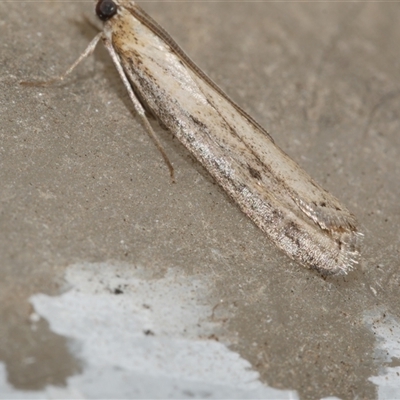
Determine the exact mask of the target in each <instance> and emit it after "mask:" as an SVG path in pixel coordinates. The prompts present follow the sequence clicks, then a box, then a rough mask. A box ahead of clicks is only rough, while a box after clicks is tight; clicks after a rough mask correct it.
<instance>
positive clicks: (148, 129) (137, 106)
mask: <svg viewBox="0 0 400 400" xmlns="http://www.w3.org/2000/svg"><path fill="white" fill-rule="evenodd" d="M103 42H104V46H105V47H106V49H107V50H108V52H109V53H110V56H111V59H112V60H113V62H114V65H115V67H116V68H117V71H118V73H119V76H120V77H121V79H122V82H123V84H124V86H125V87H126V90H127V91H128V94H129V97H130V99H131V101H132V103H133V106H134V107H135V110H136V112H137V114H138V115H139V118H140V121H141V123H142V124H143V126H144V128H145V130H146V132H147V134H148V135H149V136H150V138H151V139H152V140H153V142H154V144H155V146H156V147H157V149H158V151H159V152H160V153H161V155H162V157H163V159H164V161H165V163H166V164H167V167H168V169H169V173H170V176H171V180H172V182H173V183H175V175H174V167H173V166H172V163H171V161H170V160H169V158H168V156H167V154H166V152H165V150H164V148H163V146H162V144H161V143H160V141H159V140H158V139H157V136H156V134H155V133H154V130H153V128H152V127H151V125H150V123H149V121H148V119H147V117H146V111H145V109H144V107H143V105H142V103H141V102H140V100H139V99H138V98H137V96H136V95H135V93H134V91H133V89H132V86H131V84H130V83H129V80H128V78H127V77H126V74H125V72H124V69H123V68H122V65H121V61H120V59H119V57H118V54H117V53H116V52H115V50H114V48H113V46H112V44H111V43H110V42H109V41H108V40H107V39H106V38H104V37H103Z"/></svg>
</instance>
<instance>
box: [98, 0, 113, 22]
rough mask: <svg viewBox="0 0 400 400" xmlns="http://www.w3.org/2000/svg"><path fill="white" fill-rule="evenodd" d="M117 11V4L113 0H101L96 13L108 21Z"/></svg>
mask: <svg viewBox="0 0 400 400" xmlns="http://www.w3.org/2000/svg"><path fill="white" fill-rule="evenodd" d="M116 13H117V5H116V4H115V3H114V2H113V0H99V1H98V2H97V5H96V14H97V16H98V17H99V18H100V19H101V20H102V21H108V20H109V19H110V18H111V17H113V16H114V15H115V14H116Z"/></svg>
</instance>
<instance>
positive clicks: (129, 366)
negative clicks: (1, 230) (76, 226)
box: [0, 263, 298, 399]
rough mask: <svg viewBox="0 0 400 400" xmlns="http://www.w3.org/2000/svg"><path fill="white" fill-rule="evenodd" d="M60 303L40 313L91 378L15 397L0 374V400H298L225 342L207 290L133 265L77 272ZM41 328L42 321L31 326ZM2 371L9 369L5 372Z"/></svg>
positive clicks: (43, 304) (40, 302)
mask: <svg viewBox="0 0 400 400" xmlns="http://www.w3.org/2000/svg"><path fill="white" fill-rule="evenodd" d="M66 281H67V283H68V285H69V288H68V290H67V291H66V292H64V293H63V294H62V295H60V296H56V297H50V296H47V295H44V294H37V295H35V296H32V297H31V303H32V305H33V306H34V309H35V313H36V314H37V315H39V316H40V317H41V318H45V319H46V320H47V321H48V323H49V326H50V329H51V330H52V331H54V332H55V333H57V334H59V335H63V336H65V337H67V338H69V339H70V343H71V353H73V354H74V356H75V357H77V358H79V359H80V360H82V363H83V372H82V373H81V374H79V375H75V376H71V377H69V378H68V384H67V387H65V388H55V387H50V386H49V387H47V388H46V389H45V390H44V391H41V392H22V391H17V390H14V389H13V388H12V387H11V386H10V385H9V384H8V383H7V382H6V379H5V372H4V368H3V369H0V398H10V399H11V398H27V397H29V398H32V399H34V398H60V397H62V398H86V399H98V398H131V399H133V398H176V399H179V398H211V399H215V398H232V399H236V398H242V399H248V398H253V399H257V398H258V399H261V398H262V399H298V396H297V394H296V392H295V391H282V390H276V389H272V388H269V387H267V386H265V385H264V384H262V383H261V382H260V380H259V376H258V373H257V372H256V371H254V370H252V368H251V365H250V364H249V362H247V361H246V360H244V359H243V358H241V357H240V355H239V354H237V353H235V352H233V351H231V350H229V349H228V348H227V347H226V346H225V345H224V344H222V343H220V342H218V341H215V340H212V339H208V338H209V337H211V335H213V337H215V336H218V329H219V322H214V321H213V320H212V318H211V316H212V308H213V304H210V301H209V299H208V297H207V296H208V293H209V290H208V287H207V283H206V282H205V281H204V279H203V278H202V280H200V279H196V278H193V276H186V275H183V274H178V273H176V272H173V271H168V272H167V273H166V275H164V276H163V277H158V278H153V277H151V276H149V274H147V272H146V271H145V270H144V269H141V268H136V267H135V266H132V265H129V264H121V263H119V264H111V263H99V264H89V263H82V264H75V265H72V266H70V267H69V268H68V269H67V272H66ZM31 321H32V324H33V326H34V324H35V323H36V322H35V321H37V316H36V315H35V318H32V319H31ZM0 367H1V365H0Z"/></svg>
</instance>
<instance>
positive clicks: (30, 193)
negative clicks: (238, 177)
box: [0, 2, 400, 399]
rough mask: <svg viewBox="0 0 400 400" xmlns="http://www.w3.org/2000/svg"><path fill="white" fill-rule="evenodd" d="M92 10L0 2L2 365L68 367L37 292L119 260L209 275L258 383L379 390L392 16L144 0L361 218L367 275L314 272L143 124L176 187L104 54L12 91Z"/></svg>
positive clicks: (381, 9) (68, 56) (339, 392)
mask: <svg viewBox="0 0 400 400" xmlns="http://www.w3.org/2000/svg"><path fill="white" fill-rule="evenodd" d="M92 8H93V5H92V3H91V2H87V3H83V2H81V3H69V2H65V3H60V2H46V3H28V2H8V3H5V2H1V3H0V35H1V37H2V40H1V44H0V65H1V73H0V87H1V89H0V118H1V125H0V226H1V228H0V319H1V320H0V360H1V361H2V362H3V363H4V364H5V365H6V370H7V380H8V382H9V383H10V384H11V385H13V386H14V387H15V388H17V389H23V390H39V389H40V390H41V389H43V388H44V387H45V386H46V385H49V384H52V385H61V386H62V385H64V384H65V383H66V381H67V378H68V377H69V376H71V375H73V374H79V373H80V371H81V370H82V368H83V366H82V362H81V360H78V359H77V358H76V357H75V356H74V355H73V354H72V353H71V350H70V349H69V348H68V346H67V340H66V339H65V337H63V336H62V335H58V334H56V333H54V332H53V331H52V330H50V329H49V327H48V324H47V322H46V320H45V319H41V320H40V321H39V323H37V324H36V325H35V327H36V328H35V329H34V330H33V329H32V323H31V322H32V321H31V319H32V311H33V310H32V306H31V305H30V303H29V298H30V296H32V295H35V294H37V293H44V294H47V295H57V294H60V291H61V290H62V288H63V285H64V283H63V282H64V280H63V279H64V274H65V271H66V268H67V267H68V266H69V265H71V264H74V263H76V262H83V261H85V262H104V261H109V260H115V261H116V262H124V263H130V264H132V265H140V266H141V267H143V268H145V269H147V270H149V271H151V276H152V279H156V278H157V277H160V278H161V277H163V276H164V275H165V274H166V271H167V270H169V269H174V270H177V271H180V273H183V274H185V275H187V276H191V275H193V276H196V277H199V276H200V277H201V276H204V277H207V280H211V281H212V286H211V288H210V293H209V302H210V304H211V305H217V304H218V307H216V309H215V314H216V315H218V313H220V315H221V316H225V317H224V318H223V324H222V327H221V329H222V330H223V337H225V338H231V339H230V340H228V339H226V342H227V343H229V344H230V348H231V349H232V350H235V351H237V352H239V353H240V355H241V356H242V357H243V358H244V359H246V360H248V361H249V362H250V363H251V364H252V366H253V368H254V369H255V370H257V371H258V372H259V373H260V376H261V379H262V381H263V382H265V383H267V384H268V385H270V386H272V387H275V388H281V389H294V390H297V391H298V393H299V395H300V396H301V397H303V398H317V397H322V396H328V395H336V396H338V397H341V398H343V399H350V398H355V397H357V398H372V397H374V396H378V395H379V396H381V394H380V393H381V392H379V391H377V386H376V382H375V383H373V382H372V381H371V380H369V378H371V377H373V376H377V375H379V374H382V373H383V372H384V371H385V368H392V369H393V370H395V369H396V368H397V369H398V368H400V367H399V362H398V358H391V359H389V360H388V359H387V357H386V358H385V357H382V355H381V354H380V353H379V349H378V350H377V348H376V344H377V343H376V340H375V336H374V333H375V334H376V332H377V331H376V330H374V329H373V328H371V326H372V327H376V326H377V324H378V325H379V324H385V321H386V319H387V318H388V316H390V321H391V322H390V323H391V324H395V321H399V317H400V310H399V308H400V305H399V302H398V291H399V285H400V261H399V249H400V246H399V244H400V206H399V198H400V185H399V174H400V146H399V145H400V135H399V131H400V84H399V82H400V51H399V46H398V43H400V25H399V23H398V21H399V20H400V8H399V5H398V4H395V3H379V2H375V3H364V4H362V3H347V4H346V3H332V2H330V3H327V2H323V3H322V2H321V3H224V2H216V3H215V2H213V3H200V2H193V3H180V2H179V3H177V2H165V3H161V2H160V3H147V4H144V8H145V9H146V10H147V11H148V12H149V13H150V14H151V15H152V16H153V17H154V18H155V19H156V20H157V21H158V22H160V24H161V25H163V26H164V27H165V28H166V29H167V30H168V31H169V32H170V33H171V35H172V36H173V37H174V38H175V39H176V40H177V41H178V43H180V44H181V45H182V47H183V48H184V49H186V51H187V52H188V53H189V55H190V56H191V57H192V58H193V59H194V60H195V61H196V62H197V63H198V64H199V66H200V67H201V68H202V69H204V70H205V71H206V72H207V73H208V74H209V75H210V76H211V77H212V78H213V79H214V80H215V81H216V82H217V83H218V84H220V86H221V87H222V88H223V89H224V90H225V91H226V92H227V93H228V94H229V95H231V96H232V98H233V99H234V100H236V101H237V102H238V103H239V104H240V105H241V106H243V108H244V109H245V110H247V111H249V112H250V114H251V115H252V116H254V117H255V119H256V120H257V121H259V122H260V123H261V124H262V125H263V126H265V127H266V128H267V129H268V131H269V132H270V133H271V135H272V136H273V137H274V138H275V140H276V142H277V143H278V144H279V145H280V146H281V147H282V148H283V149H284V150H285V151H286V152H287V153H289V155H291V156H292V158H294V159H295V160H296V161H297V162H299V163H300V165H301V166H302V167H304V168H305V169H306V170H307V171H308V172H309V173H310V174H311V175H312V176H313V177H314V178H315V179H316V180H317V181H318V182H319V183H321V184H322V186H324V187H325V188H326V189H328V190H330V191H331V192H332V193H334V194H335V195H336V196H337V197H339V198H340V200H341V201H342V202H343V203H344V204H345V205H346V206H347V207H348V208H349V209H350V210H351V211H352V212H354V213H355V214H356V215H357V217H358V219H359V221H360V225H361V227H362V230H363V232H364V233H365V241H364V248H363V262H362V265H361V266H360V267H359V268H358V269H357V270H356V271H354V272H352V273H350V274H349V275H348V276H346V277H342V278H328V279H326V280H324V279H322V278H321V277H320V276H318V275H317V274H315V273H313V272H310V271H308V270H305V269H303V268H302V267H299V266H298V265H296V264H295V263H293V262H291V261H290V260H289V259H288V258H287V257H286V256H284V255H283V254H281V253H280V252H279V251H278V250H276V249H275V247H274V246H273V245H271V244H270V243H269V242H268V241H267V239H266V238H265V237H264V235H263V234H262V233H261V232H260V231H259V230H258V229H257V228H256V227H255V226H254V225H253V224H252V223H251V222H250V221H249V220H248V219H247V218H246V217H245V216H244V215H242V213H241V212H240V211H239V210H238V209H237V208H236V206H235V205H234V204H232V202H231V201H230V200H229V199H228V198H227V196H226V195H225V194H224V193H223V191H222V190H221V189H219V188H218V187H217V186H216V185H215V184H214V183H213V182H212V180H211V179H210V178H209V176H208V175H207V173H206V172H205V171H204V170H203V169H202V168H201V167H200V166H199V165H198V164H197V163H196V162H195V161H193V160H192V159H191V157H190V156H189V155H188V153H187V152H186V150H185V149H184V148H183V147H182V146H181V145H180V144H179V143H178V142H177V141H176V140H175V139H173V138H172V136H171V135H170V134H169V133H168V132H165V131H164V130H162V129H161V128H158V127H157V125H156V124H155V127H156V131H157V133H158V135H159V137H160V140H161V141H162V143H163V145H164V146H165V149H166V151H167V153H168V155H169V157H170V159H171V161H172V162H173V164H174V167H175V171H176V175H177V184H175V185H171V184H170V181H169V177H168V171H167V169H166V167H165V165H164V163H163V161H162V158H161V157H160V155H159V153H158V152H157V150H156V148H155V147H154V145H153V144H152V142H151V141H150V140H149V139H148V137H147V136H146V134H145V132H144V130H143V129H142V127H141V126H140V124H139V121H138V119H137V118H135V115H134V112H133V110H132V106H131V105H130V103H129V99H128V96H127V94H126V92H125V90H124V88H123V86H122V84H121V82H120V80H119V78H118V76H117V73H116V72H115V71H114V68H113V66H112V64H111V61H110V59H109V58H108V56H107V54H106V53H105V51H104V50H103V49H98V50H97V51H96V52H95V55H94V56H93V57H91V58H89V59H88V60H86V61H85V63H84V64H82V65H81V66H80V67H79V68H78V69H77V70H76V72H75V73H74V74H73V76H72V77H71V78H70V79H69V80H68V81H67V82H65V83H63V84H60V85H57V86H56V87H52V88H26V87H21V86H19V84H18V82H19V81H20V80H26V79H28V80H29V79H34V78H40V79H45V78H47V77H50V76H53V75H56V74H58V73H60V72H62V71H64V70H65V69H66V68H67V67H68V66H69V65H70V64H71V63H72V62H73V61H74V60H75V59H76V58H77V56H78V54H80V52H81V51H82V50H83V49H84V48H85V46H86V44H87V43H88V42H89V40H90V39H91V38H92V37H93V36H94V34H95V31H94V30H93V29H92V28H91V27H90V26H89V25H88V24H87V23H86V22H85V21H84V20H83V18H82V16H83V15H84V14H86V15H88V16H92V12H93V11H92ZM226 315H229V317H226ZM30 316H31V319H30ZM213 317H215V315H213ZM221 318H222V317H221ZM366 321H367V322H366ZM393 321H394V322H393ZM397 323H398V322H397ZM374 324H375V325H374ZM221 337H222V336H221ZM385 343H386V342H385ZM397 389H398V388H397ZM379 390H381V389H379ZM397 393H398V392H397Z"/></svg>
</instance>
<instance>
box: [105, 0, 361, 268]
mask: <svg viewBox="0 0 400 400" xmlns="http://www.w3.org/2000/svg"><path fill="white" fill-rule="evenodd" d="M114 3H115V4H116V5H117V8H118V10H117V12H116V14H115V15H114V16H113V17H112V18H110V19H109V20H108V21H106V22H105V23H104V28H103V40H104V42H105V43H106V47H107V45H108V47H109V46H112V48H113V49H114V51H115V53H116V54H117V55H118V59H119V62H120V64H121V66H122V67H123V71H124V73H125V75H126V77H127V79H128V81H129V83H130V85H131V86H132V88H133V90H134V92H135V94H136V96H137V97H138V98H139V99H140V101H141V102H142V103H145V106H146V109H150V110H151V111H152V113H153V114H154V115H155V116H156V117H157V118H158V119H159V120H160V122H161V123H162V125H164V126H165V127H167V128H168V129H169V130H170V131H171V132H172V133H173V134H174V135H175V136H176V137H177V138H178V139H179V140H180V141H181V142H182V143H183V144H184V146H185V147H186V148H187V149H188V150H189V151H190V152H191V153H192V154H193V155H194V156H195V158H196V159H197V160H198V161H199V162H200V163H201V164H202V165H203V166H204V167H205V168H206V169H207V171H208V172H209V173H210V174H211V175H212V176H213V178H214V179H215V180H216V181H217V182H218V183H219V184H220V185H221V186H222V187H223V189H224V190H225V191H226V192H227V193H228V194H229V196H230V197H231V198H232V199H233V200H234V201H235V202H236V203H237V204H238V205H239V207H240V208H241V210H242V211H243V212H244V213H245V214H246V215H248V216H249V218H250V219H251V220H252V221H253V222H254V223H255V224H256V225H257V226H258V227H259V228H260V229H261V230H262V231H263V232H265V233H266V235H267V236H268V237H269V238H270V239H271V240H272V241H273V242H274V243H275V244H276V245H277V246H278V247H279V248H280V249H282V250H283V251H284V252H285V253H286V254H288V255H289V256H290V257H291V258H292V259H293V260H296V261H298V262H300V263H301V264H303V265H304V266H306V267H309V268H311V269H315V270H317V271H319V272H320V273H322V274H325V275H330V274H343V273H347V272H348V271H349V270H351V269H352V267H353V266H354V264H357V263H358V259H359V253H360V251H359V246H360V241H361V236H362V234H361V233H359V232H358V230H357V222H356V220H355V217H354V216H353V215H352V214H350V212H349V211H348V210H347V209H346V208H345V207H343V206H342V205H341V204H340V203H339V201H338V200H337V199H336V198H335V197H333V196H332V195H331V194H330V193H329V192H327V191H326V190H324V189H323V188H321V187H320V186H319V185H318V184H317V183H316V182H314V181H313V180H312V178H311V177H310V176H309V175H308V174H307V173H306V172H305V171H303V170H302V169H301V168H300V167H299V166H298V165H297V164H296V163H295V162H294V161H293V160H291V159H290V158H289V157H288V156H287V155H286V154H285V153H284V152H283V151H282V150H281V149H279V148H278V147H277V146H276V145H275V144H274V141H273V140H272V139H271V137H270V136H269V135H268V133H267V132H266V131H265V130H264V129H263V128H262V127H261V126H260V125H259V124H258V123H257V122H255V121H254V120H253V118H251V117H250V116H249V115H248V114H246V113H245V112H244V111H243V110H242V109H241V108H240V107H239V106H237V105H236V104H235V103H234V102H233V101H232V100H230V99H229V97H228V96H227V95H225V94H224V93H223V92H222V90H221V89H219V88H218V86H217V85H216V84H215V83H214V82H212V81H211V80H210V79H209V78H208V77H207V76H206V75H205V74H204V73H203V72H202V71H201V70H200V69H199V68H198V67H197V66H196V65H195V64H194V63H193V62H192V61H191V60H190V59H189V58H188V57H187V56H186V54H185V53H184V52H183V51H182V50H181V49H180V47H179V46H178V45H177V44H176V43H175V42H174V41H173V39H172V38H171V37H170V36H169V35H168V34H167V33H166V32H165V31H164V30H163V28H161V27H160V26H159V25H158V24H157V23H156V22H155V21H154V20H153V19H152V18H151V17H150V16H149V15H147V14H146V13H145V12H144V11H143V10H142V9H141V8H139V7H138V6H137V5H136V4H135V3H134V2H133V1H129V0H114Z"/></svg>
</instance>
